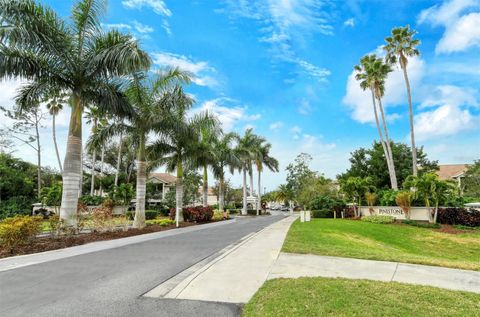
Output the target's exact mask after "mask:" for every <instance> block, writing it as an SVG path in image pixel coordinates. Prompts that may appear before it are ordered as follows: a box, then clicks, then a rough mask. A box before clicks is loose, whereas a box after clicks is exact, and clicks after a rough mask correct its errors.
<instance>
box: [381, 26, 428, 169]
mask: <svg viewBox="0 0 480 317" xmlns="http://www.w3.org/2000/svg"><path fill="white" fill-rule="evenodd" d="M416 33H417V32H416V31H415V30H412V29H410V26H409V25H407V26H405V27H398V28H394V29H393V30H392V34H391V36H389V37H387V38H385V41H386V42H387V45H385V46H384V47H383V48H384V50H385V51H386V52H387V56H386V60H387V62H389V63H391V64H396V63H398V64H399V65H400V68H401V69H402V71H403V77H404V78H405V85H406V88H407V96H408V110H409V113H410V140H411V143H412V144H411V145H412V170H413V175H414V176H417V174H418V168H417V148H416V145H415V131H414V127H413V106H412V93H411V91H410V81H409V79H408V73H407V66H408V58H409V57H413V56H418V55H420V51H419V50H418V49H417V46H418V45H420V40H418V39H414V38H413V36H414V35H415V34H416Z"/></svg>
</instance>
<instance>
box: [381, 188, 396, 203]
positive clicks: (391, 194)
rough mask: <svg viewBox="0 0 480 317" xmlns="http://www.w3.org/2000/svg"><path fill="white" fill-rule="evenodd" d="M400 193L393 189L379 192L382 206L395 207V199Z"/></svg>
mask: <svg viewBox="0 0 480 317" xmlns="http://www.w3.org/2000/svg"><path fill="white" fill-rule="evenodd" d="M397 193H398V191H396V190H393V189H384V190H381V191H379V193H378V196H379V197H380V205H381V206H395V197H397Z"/></svg>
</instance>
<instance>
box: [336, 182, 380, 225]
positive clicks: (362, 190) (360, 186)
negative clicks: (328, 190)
mask: <svg viewBox="0 0 480 317" xmlns="http://www.w3.org/2000/svg"><path fill="white" fill-rule="evenodd" d="M340 188H341V190H342V191H343V192H344V193H345V195H346V196H347V197H348V198H349V199H350V200H351V201H352V202H354V203H355V206H354V210H355V216H356V217H360V213H359V210H358V206H361V205H362V199H364V197H365V194H366V193H368V192H373V191H375V186H374V185H373V183H372V179H371V178H370V177H365V178H360V177H349V178H347V179H342V180H341V181H340Z"/></svg>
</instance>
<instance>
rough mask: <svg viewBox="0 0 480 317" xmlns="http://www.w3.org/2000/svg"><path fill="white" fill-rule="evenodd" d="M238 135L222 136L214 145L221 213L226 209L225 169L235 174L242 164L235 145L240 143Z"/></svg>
mask: <svg viewBox="0 0 480 317" xmlns="http://www.w3.org/2000/svg"><path fill="white" fill-rule="evenodd" d="M239 138H240V137H239V136H238V134H236V133H233V132H230V133H227V134H225V135H222V136H220V137H219V138H217V139H216V140H215V143H214V144H213V154H214V164H213V166H212V168H213V174H214V176H215V177H216V178H217V179H218V208H219V210H220V211H221V212H223V211H224V207H225V168H227V167H228V168H229V169H230V172H231V173H233V171H234V169H235V168H237V167H238V166H239V164H240V160H239V159H238V157H237V155H236V154H237V153H236V151H235V148H234V147H233V143H234V142H235V141H238V139H239Z"/></svg>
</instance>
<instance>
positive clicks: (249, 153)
mask: <svg viewBox="0 0 480 317" xmlns="http://www.w3.org/2000/svg"><path fill="white" fill-rule="evenodd" d="M257 145H258V138H257V136H256V135H255V134H254V133H253V129H251V128H250V129H247V130H246V131H245V134H244V135H243V136H242V137H241V138H240V139H239V140H238V144H237V147H236V148H235V152H236V155H237V157H238V159H239V160H240V164H239V165H238V166H237V169H238V170H239V172H241V173H243V183H242V186H243V208H242V214H243V215H246V214H247V172H248V174H249V175H251V174H252V173H253V167H252V160H253V159H254V157H255V156H256V150H257ZM250 195H251V196H253V176H252V177H251V178H250Z"/></svg>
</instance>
